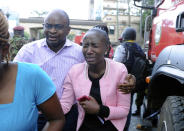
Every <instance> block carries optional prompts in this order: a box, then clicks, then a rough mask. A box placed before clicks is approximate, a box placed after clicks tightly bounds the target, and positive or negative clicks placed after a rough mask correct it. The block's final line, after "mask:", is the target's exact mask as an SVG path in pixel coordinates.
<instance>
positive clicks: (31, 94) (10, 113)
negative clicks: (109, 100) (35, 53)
mask: <svg viewBox="0 0 184 131" xmlns="http://www.w3.org/2000/svg"><path fill="white" fill-rule="evenodd" d="M8 39H9V32H8V22H7V20H6V18H5V16H4V15H3V14H2V12H0V121H1V122H0V130H2V131H12V130H16V131H25V130H29V131H30V130H32V131H33V130H34V131H36V130H37V118H38V109H39V110H41V111H42V112H43V113H44V114H45V116H46V118H47V119H48V121H49V126H48V131H60V130H61V129H62V127H63V126H64V115H63V112H62V109H61V106H60V103H59V101H58V98H57V95H56V93H55V91H56V89H55V86H54V84H53V82H52V81H51V79H50V78H49V77H48V75H47V74H46V73H45V72H43V71H42V70H41V69H40V68H39V67H38V66H37V65H33V64H26V63H19V62H18V63H8V57H9V44H8ZM4 59H6V62H3V61H4Z"/></svg>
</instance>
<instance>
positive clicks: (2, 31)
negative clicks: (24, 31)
mask: <svg viewBox="0 0 184 131" xmlns="http://www.w3.org/2000/svg"><path fill="white" fill-rule="evenodd" d="M8 40H9V32H8V21H7V18H6V17H5V16H4V14H3V12H2V11H0V41H2V42H8Z"/></svg>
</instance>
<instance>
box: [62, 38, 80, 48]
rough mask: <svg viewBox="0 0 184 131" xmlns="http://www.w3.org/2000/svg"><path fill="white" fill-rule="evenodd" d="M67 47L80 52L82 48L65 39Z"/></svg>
mask: <svg viewBox="0 0 184 131" xmlns="http://www.w3.org/2000/svg"><path fill="white" fill-rule="evenodd" d="M66 42H67V43H66V44H67V45H68V46H70V47H71V48H73V49H76V50H82V46H80V45H79V44H77V43H74V42H72V41H70V40H68V39H67V41H66Z"/></svg>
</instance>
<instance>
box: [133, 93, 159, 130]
mask: <svg viewBox="0 0 184 131" xmlns="http://www.w3.org/2000/svg"><path fill="white" fill-rule="evenodd" d="M135 98H136V94H135V95H134V101H133V105H132V112H134V111H135V110H136V106H135ZM140 123H141V124H142V123H146V124H150V123H149V121H143V120H142V119H141V118H140V117H138V116H132V117H131V123H130V127H129V131H141V130H138V129H136V126H137V124H140ZM147 131H157V128H152V129H147Z"/></svg>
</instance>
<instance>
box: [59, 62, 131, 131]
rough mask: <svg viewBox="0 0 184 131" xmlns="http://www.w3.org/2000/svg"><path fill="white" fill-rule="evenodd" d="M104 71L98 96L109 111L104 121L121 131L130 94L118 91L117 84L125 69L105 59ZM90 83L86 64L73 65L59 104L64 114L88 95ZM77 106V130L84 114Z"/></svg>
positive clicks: (122, 79) (121, 81) (121, 80)
mask: <svg viewBox="0 0 184 131" xmlns="http://www.w3.org/2000/svg"><path fill="white" fill-rule="evenodd" d="M105 61H106V70H105V74H104V75H103V77H102V78H101V79H100V82H99V84H100V94H101V100H102V103H103V105H106V106H108V107H109V109H110V114H109V116H108V117H107V118H105V120H110V121H111V122H112V123H113V124H114V126H115V127H116V128H117V129H118V131H123V129H124V126H125V123H126V119H127V115H128V112H129V108H130V94H122V93H121V92H119V91H118V89H117V87H118V84H120V83H123V82H124V79H125V76H126V75H127V69H126V67H125V66H124V65H123V64H121V63H118V62H115V61H113V60H110V59H105ZM91 84H92V83H91V81H90V80H89V78H88V65H87V63H86V62H84V63H81V64H77V65H74V66H73V67H72V68H71V70H70V71H69V73H68V75H67V76H66V78H65V81H64V85H63V89H64V90H63V95H62V99H61V100H60V103H61V105H62V109H63V111H64V114H66V113H68V112H69V110H70V108H71V107H72V105H73V104H74V103H75V102H76V100H77V98H79V97H81V96H83V95H87V96H89V94H90V89H91ZM77 104H78V112H79V116H78V122H77V130H78V129H79V128H80V126H81V124H82V122H83V119H84V115H85V112H84V110H83V108H82V107H81V106H80V105H79V103H78V102H77Z"/></svg>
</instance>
